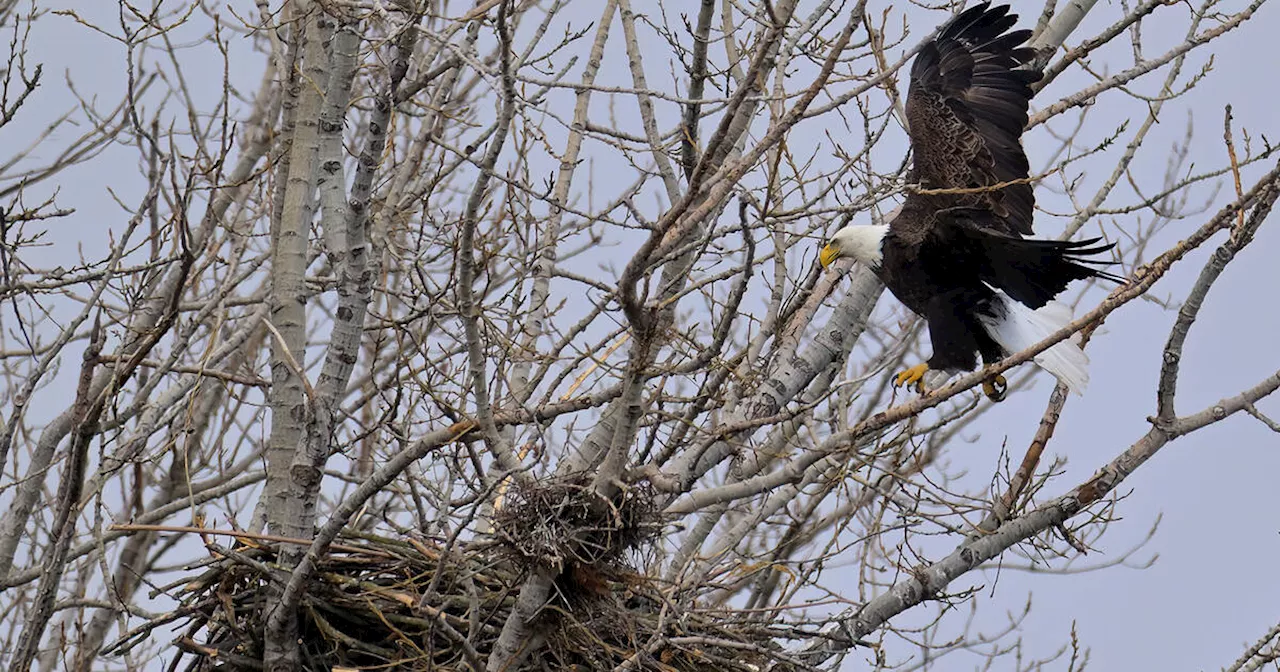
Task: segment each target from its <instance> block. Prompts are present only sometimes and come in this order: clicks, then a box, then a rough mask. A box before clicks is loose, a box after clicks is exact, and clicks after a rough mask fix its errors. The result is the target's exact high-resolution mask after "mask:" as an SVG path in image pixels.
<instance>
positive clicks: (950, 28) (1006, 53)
mask: <svg viewBox="0 0 1280 672" xmlns="http://www.w3.org/2000/svg"><path fill="white" fill-rule="evenodd" d="M1017 18H1018V17H1017V15H1016V14H1010V13H1009V7H1008V6H1007V5H1002V6H999V7H990V6H989V5H988V3H985V2H984V3H982V4H980V5H977V6H975V7H972V8H970V9H967V10H965V11H964V12H962V13H961V14H960V15H958V16H956V17H955V18H954V19H952V20H951V21H950V22H949V23H948V24H947V25H946V26H944V27H943V29H942V31H941V32H940V33H939V35H938V37H937V38H935V39H934V40H933V41H932V42H930V43H929V44H927V45H925V46H924V48H923V49H922V50H921V51H920V54H919V55H918V56H916V60H915V63H914V64H913V65H912V67H911V87H910V90H909V91H908V93H907V104H906V107H907V122H908V124H910V129H909V131H910V135H911V149H912V152H913V156H914V164H913V167H912V173H913V175H912V178H913V180H914V181H916V182H918V183H920V184H921V186H922V187H924V188H925V189H932V190H939V189H981V188H982V187H990V186H992V185H996V184H1001V183H1007V182H1015V181H1018V180H1026V178H1027V175H1028V164H1027V155H1026V153H1025V152H1023V150H1022V143H1021V137H1022V129H1023V127H1025V126H1026V124H1027V104H1028V102H1029V101H1030V100H1031V96H1032V91H1031V85H1032V84H1033V83H1035V82H1036V81H1038V80H1039V79H1040V77H1041V73H1040V72H1038V71H1035V70H1028V69H1022V66H1024V65H1025V64H1026V63H1028V62H1030V61H1031V59H1032V58H1033V56H1034V53H1035V52H1034V51H1033V50H1032V49H1030V48H1028V47H1022V46H1020V45H1022V44H1023V43H1024V42H1026V41H1027V39H1028V38H1029V37H1030V36H1031V31H1029V30H1015V31H1012V32H1006V31H1008V30H1009V29H1010V28H1012V27H1013V25H1014V23H1015V22H1016V21H1017ZM926 200H928V201H930V205H931V206H932V207H933V208H934V209H940V208H946V207H952V206H967V207H980V208H985V209H988V210H990V211H991V212H992V213H993V214H995V215H996V219H997V220H999V221H998V222H997V223H996V225H997V226H998V227H999V228H1000V229H1002V230H1003V232H1004V233H1006V234H1008V235H1026V234H1030V233H1031V221H1032V215H1033V210H1034V207H1035V196H1034V194H1033V192H1032V189H1031V185H1030V184H1028V183H1027V182H1025V181H1023V182H1018V183H1016V184H1013V185H1009V186H1005V187H1002V188H998V189H992V190H990V191H985V192H980V193H967V194H955V195H941V196H933V197H926Z"/></svg>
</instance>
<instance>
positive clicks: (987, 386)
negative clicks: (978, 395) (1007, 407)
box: [982, 373, 1009, 401]
mask: <svg viewBox="0 0 1280 672" xmlns="http://www.w3.org/2000/svg"><path fill="white" fill-rule="evenodd" d="M1008 391H1009V381H1007V380H1005V379H1004V376H1002V375H1000V374H998V373H997V374H996V375H995V377H994V378H988V379H986V380H984V381H982V393H983V394H985V395H987V398H988V399H990V400H991V401H1004V394H1005V392H1008Z"/></svg>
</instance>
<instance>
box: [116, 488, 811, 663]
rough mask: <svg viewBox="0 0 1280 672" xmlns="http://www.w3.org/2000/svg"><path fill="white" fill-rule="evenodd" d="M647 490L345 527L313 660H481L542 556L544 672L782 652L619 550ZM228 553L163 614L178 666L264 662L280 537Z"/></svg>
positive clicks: (639, 532)
mask: <svg viewBox="0 0 1280 672" xmlns="http://www.w3.org/2000/svg"><path fill="white" fill-rule="evenodd" d="M648 494H649V493H644V492H641V491H633V492H631V493H626V494H623V495H620V496H619V497H618V498H617V499H616V500H615V501H613V502H599V501H593V499H594V496H593V495H591V494H590V491H589V489H588V488H584V487H583V485H582V484H581V483H575V482H572V481H561V482H555V483H549V484H545V483H544V484H541V485H534V486H531V487H526V488H521V489H513V491H512V492H511V493H509V495H508V500H507V502H506V503H505V504H504V505H503V506H502V507H501V508H500V509H499V510H498V513H497V515H495V517H494V524H495V528H496V529H495V530H494V534H493V535H492V536H490V537H486V538H484V539H482V540H480V541H476V542H471V543H455V544H453V546H452V547H451V548H450V547H448V546H446V545H445V544H444V543H443V542H440V541H433V540H418V539H408V540H402V539H391V538H386V537H380V536H374V535H369V534H361V535H348V536H345V537H343V538H342V539H340V540H339V543H337V544H335V545H334V546H333V548H332V549H331V551H330V552H329V553H328V554H327V555H326V556H325V557H323V558H322V559H321V560H320V561H319V563H318V564H317V568H316V572H315V574H314V577H313V579H312V580H311V582H310V583H309V585H308V587H307V590H306V595H305V596H304V598H303V600H302V605H301V608H300V612H299V640H300V641H301V643H302V654H303V667H304V669H306V670H314V671H316V672H319V671H321V670H323V671H325V672H330V671H334V670H343V669H344V668H345V669H350V670H354V669H396V670H423V671H425V670H434V671H442V672H450V671H452V670H460V671H461V670H468V671H470V670H476V669H483V667H484V661H485V659H487V657H488V655H489V652H490V651H491V649H492V647H493V644H494V642H495V640H496V639H497V638H498V635H499V633H500V632H501V631H502V626H503V623H504V622H505V621H506V619H507V617H508V615H509V614H510V613H511V610H512V608H513V606H514V604H515V601H516V597H517V595H518V594H519V592H520V587H521V585H522V583H523V581H524V580H525V579H526V578H527V577H528V576H529V574H530V572H531V571H533V570H534V569H535V568H536V567H540V568H543V569H547V568H551V569H553V570H555V571H554V573H555V575H556V576H557V579H556V583H555V590H554V591H553V595H552V597H551V599H550V600H549V601H548V603H547V604H546V605H545V606H544V607H543V608H542V610H541V612H540V613H539V615H538V616H537V619H536V620H535V622H534V628H535V629H536V631H537V632H538V633H539V634H541V635H542V636H543V637H544V638H545V641H544V642H543V643H542V645H541V647H540V648H539V649H538V650H537V653H536V654H534V656H532V657H531V658H530V662H532V663H533V667H534V669H548V670H578V671H584V672H585V671H587V670H612V669H614V668H615V667H617V666H618V665H623V664H626V665H627V669H633V670H666V671H685V670H688V671H693V670H710V671H713V672H714V671H718V670H723V671H726V672H728V671H743V672H746V671H751V672H757V671H758V670H761V669H764V668H765V667H766V666H767V665H769V664H770V663H774V662H779V661H780V660H781V659H784V658H785V655H784V654H783V652H782V648H781V646H780V645H779V644H778V643H777V637H778V636H779V633H778V632H776V631H774V630H772V629H771V628H769V627H767V624H764V623H760V622H758V621H753V620H751V619H750V618H748V617H747V616H746V615H737V614H732V613H727V612H724V611H717V612H715V613H711V612H706V611H702V610H699V609H698V608H696V607H689V608H681V607H679V606H678V604H679V600H678V599H673V598H678V596H673V595H669V594H665V592H664V590H663V586H662V584H661V583H660V582H659V581H657V580H655V579H652V578H650V577H647V576H645V575H644V574H643V573H640V572H637V571H636V570H635V569H633V568H631V567H628V566H627V565H626V563H625V562H623V559H624V558H625V557H627V556H628V555H631V556H634V553H630V554H629V553H628V551H637V550H640V549H639V548H638V547H640V546H641V545H643V544H644V543H646V542H647V541H649V540H651V539H652V538H653V536H654V534H655V532H656V531H657V529H658V526H657V525H656V522H657V521H656V511H655V509H654V505H653V504H652V501H653V499H652V497H648V496H647V495H648ZM214 548H217V547H214ZM221 551H222V552H221V553H219V552H218V551H217V550H215V551H214V553H215V554H217V555H218V556H220V557H218V559H217V560H216V561H215V562H213V563H212V564H211V566H210V567H209V568H208V569H207V570H206V571H205V572H204V574H202V575H201V576H200V577H198V578H197V579H196V580H194V581H191V582H189V583H188V584H187V585H186V588H185V594H184V596H183V600H182V601H183V604H184V607H183V608H181V609H179V610H177V611H174V612H171V614H172V615H171V616H170V617H169V619H167V620H168V621H169V622H172V621H174V620H176V619H177V618H178V617H181V618H183V619H185V621H186V622H185V624H184V628H183V631H182V633H181V634H180V635H179V637H178V639H177V640H176V646H177V647H178V648H179V649H181V650H182V651H183V652H184V653H185V654H186V655H184V656H182V657H179V658H178V659H175V660H174V662H173V665H172V666H171V667H170V669H174V670H176V669H180V668H183V669H187V670H194V671H205V670H244V669H261V660H262V650H263V642H262V632H263V624H264V619H265V617H266V614H267V613H269V609H268V608H269V606H270V604H271V600H272V599H273V598H272V596H273V595H275V594H276V591H275V590H274V589H273V588H272V586H271V585H270V582H271V581H272V580H276V581H278V580H279V577H280V576H281V575H282V570H280V568H279V567H278V566H277V565H276V564H275V563H276V552H277V548H276V546H274V545H270V544H256V543H251V544H250V545H244V544H241V545H239V546H237V547H235V548H227V549H221ZM276 585H277V586H278V585H279V584H278V583H277V584H276ZM666 592H669V591H666ZM160 625H161V622H159V621H157V622H154V623H152V624H148V626H145V627H142V628H137V629H135V630H134V631H132V633H131V636H130V637H127V638H126V639H124V640H122V641H121V642H119V643H117V644H116V645H114V646H113V647H111V648H112V649H114V650H115V652H117V653H118V652H121V651H123V650H126V649H128V648H130V647H132V646H134V645H136V644H137V643H138V642H139V641H142V640H143V639H145V638H147V637H149V636H150V634H151V633H152V632H153V631H154V629H155V628H156V627H159V626H160ZM775 669H781V670H786V669H790V666H789V665H786V664H785V663H784V664H783V665H782V666H781V667H775Z"/></svg>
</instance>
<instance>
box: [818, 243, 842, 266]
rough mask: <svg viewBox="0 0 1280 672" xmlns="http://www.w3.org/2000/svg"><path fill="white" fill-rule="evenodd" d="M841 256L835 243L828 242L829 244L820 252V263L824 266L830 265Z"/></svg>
mask: <svg viewBox="0 0 1280 672" xmlns="http://www.w3.org/2000/svg"><path fill="white" fill-rule="evenodd" d="M839 258H840V250H839V249H838V248H837V247H836V246H835V245H834V244H833V243H827V246H826V247H824V248H822V251H821V252H819V253H818V263H819V264H822V267H823V268H826V267H828V266H830V265H831V262H833V261H835V260H836V259H839Z"/></svg>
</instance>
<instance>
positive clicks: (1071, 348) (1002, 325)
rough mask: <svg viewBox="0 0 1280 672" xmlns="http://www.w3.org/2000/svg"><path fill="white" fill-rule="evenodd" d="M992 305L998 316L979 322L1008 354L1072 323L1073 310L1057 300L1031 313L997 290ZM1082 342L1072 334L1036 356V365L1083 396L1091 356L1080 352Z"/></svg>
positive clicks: (983, 317)
mask: <svg viewBox="0 0 1280 672" xmlns="http://www.w3.org/2000/svg"><path fill="white" fill-rule="evenodd" d="M993 303H995V304H996V305H995V306H993V307H994V308H995V312H996V315H994V316H988V315H982V314H979V315H978V320H979V321H980V322H982V326H984V327H986V329H987V333H988V334H990V335H991V339H992V340H994V341H995V342H996V343H998V344H999V345H1000V347H1001V348H1004V350H1005V352H1007V353H1009V354H1013V353H1016V352H1021V351H1022V350H1026V349H1027V348H1029V347H1031V346H1033V345H1035V344H1036V343H1039V342H1040V341H1043V340H1044V339H1046V338H1048V337H1049V336H1050V335H1052V334H1053V333H1054V332H1055V331H1057V330H1059V329H1061V328H1063V327H1065V326H1066V325H1067V323H1069V322H1071V309H1070V308H1069V307H1067V306H1065V305H1063V304H1061V303H1058V302H1057V301H1050V302H1049V303H1047V304H1045V306H1044V307H1042V308H1040V309H1038V310H1032V309H1030V308H1028V307H1027V306H1025V305H1023V304H1021V303H1019V302H1017V301H1014V300H1013V299H1011V298H1009V296H1008V295H1007V294H1005V293H1004V292H1001V291H999V290H996V301H995V302H993ZM1079 343H1080V338H1079V335H1078V334H1073V335H1072V336H1071V338H1069V339H1067V340H1065V341H1060V342H1058V343H1056V344H1054V346H1053V347H1051V348H1049V349H1048V350H1045V351H1044V352H1042V353H1040V354H1038V355H1036V356H1035V363H1036V364H1037V365H1038V366H1039V367H1040V368H1042V369H1044V370H1045V371H1048V372H1049V373H1052V374H1053V376H1054V377H1055V378H1057V379H1058V381H1059V382H1061V383H1062V384H1064V385H1066V386H1067V389H1069V390H1071V391H1072V392H1075V393H1076V394H1084V388H1085V387H1086V386H1088V385H1089V356H1088V355H1086V354H1084V350H1081V349H1080V345H1079Z"/></svg>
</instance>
